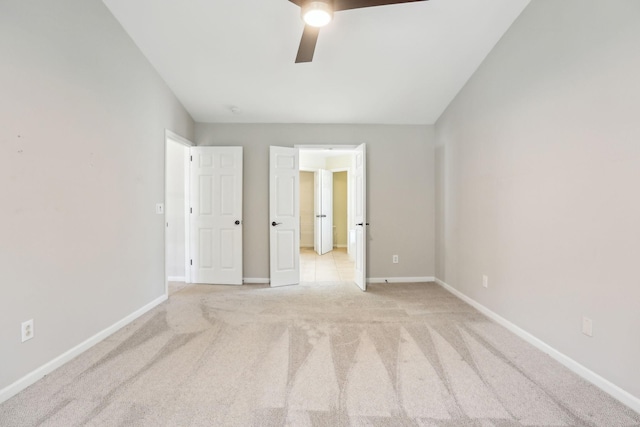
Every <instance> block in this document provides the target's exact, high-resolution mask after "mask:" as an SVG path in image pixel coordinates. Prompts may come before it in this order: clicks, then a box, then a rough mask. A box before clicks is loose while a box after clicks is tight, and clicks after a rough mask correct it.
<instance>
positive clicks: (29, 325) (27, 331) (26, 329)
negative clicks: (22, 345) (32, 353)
mask: <svg viewBox="0 0 640 427" xmlns="http://www.w3.org/2000/svg"><path fill="white" fill-rule="evenodd" d="M33 334H34V331H33V319H29V320H27V321H26V322H22V342H25V341H28V340H30V339H31V338H33Z"/></svg>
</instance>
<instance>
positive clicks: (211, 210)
mask: <svg viewBox="0 0 640 427" xmlns="http://www.w3.org/2000/svg"><path fill="white" fill-rule="evenodd" d="M189 169H190V191H189V202H190V215H189V216H190V218H189V222H190V258H191V259H190V263H191V266H190V267H191V281H192V282H194V283H209V284H226V285H241V284H242V147H191V148H190V168H189Z"/></svg>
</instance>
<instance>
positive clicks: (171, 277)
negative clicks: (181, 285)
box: [167, 276, 186, 282]
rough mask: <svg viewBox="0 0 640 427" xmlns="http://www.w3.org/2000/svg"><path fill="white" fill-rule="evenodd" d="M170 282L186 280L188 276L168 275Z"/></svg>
mask: <svg viewBox="0 0 640 427" xmlns="http://www.w3.org/2000/svg"><path fill="white" fill-rule="evenodd" d="M167 280H168V281H169V282H186V278H185V277H184V276H169V277H167Z"/></svg>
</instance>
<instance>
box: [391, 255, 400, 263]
mask: <svg viewBox="0 0 640 427" xmlns="http://www.w3.org/2000/svg"><path fill="white" fill-rule="evenodd" d="M392 260H393V263H394V264H397V263H398V262H400V261H399V259H398V255H394V256H393V258H392Z"/></svg>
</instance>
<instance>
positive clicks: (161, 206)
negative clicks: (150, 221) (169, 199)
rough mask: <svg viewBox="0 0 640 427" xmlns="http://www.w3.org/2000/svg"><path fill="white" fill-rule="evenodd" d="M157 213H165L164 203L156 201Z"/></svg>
mask: <svg viewBox="0 0 640 427" xmlns="http://www.w3.org/2000/svg"><path fill="white" fill-rule="evenodd" d="M156 213H157V214H158V215H162V214H163V213H164V203H156Z"/></svg>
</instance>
